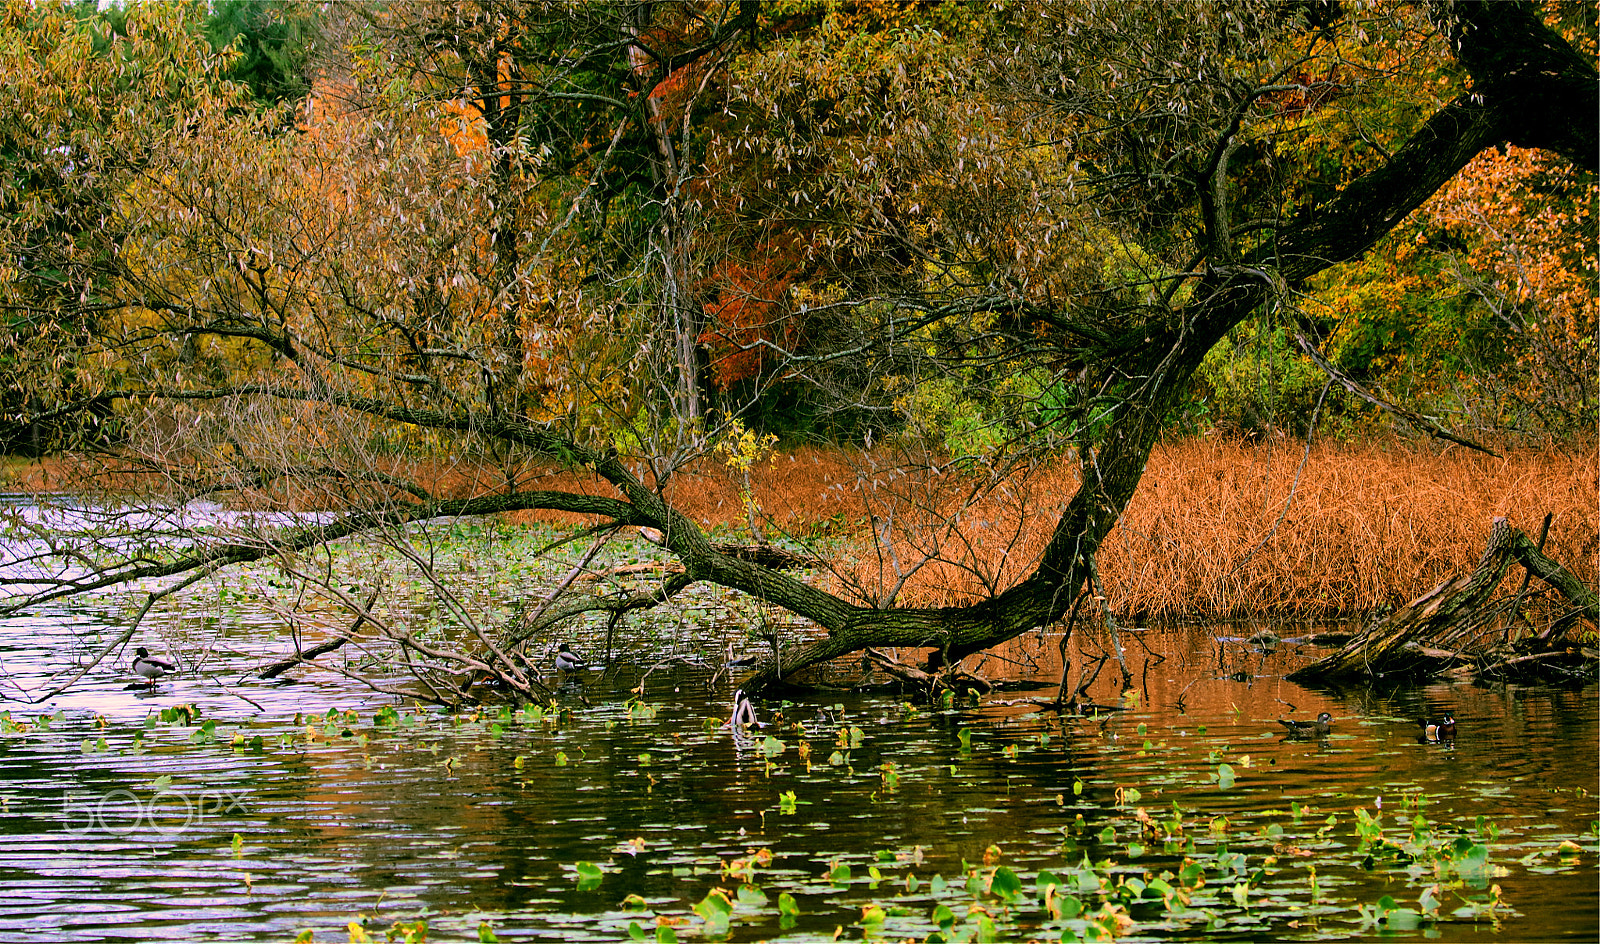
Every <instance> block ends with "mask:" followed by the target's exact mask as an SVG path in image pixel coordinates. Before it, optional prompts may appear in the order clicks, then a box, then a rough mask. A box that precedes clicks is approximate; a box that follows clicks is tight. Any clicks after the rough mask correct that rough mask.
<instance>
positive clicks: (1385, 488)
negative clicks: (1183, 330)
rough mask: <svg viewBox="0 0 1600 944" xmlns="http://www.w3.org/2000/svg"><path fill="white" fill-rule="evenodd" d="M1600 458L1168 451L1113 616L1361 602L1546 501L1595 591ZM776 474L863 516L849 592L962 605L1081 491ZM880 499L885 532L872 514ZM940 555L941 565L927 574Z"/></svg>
mask: <svg viewBox="0 0 1600 944" xmlns="http://www.w3.org/2000/svg"><path fill="white" fill-rule="evenodd" d="M780 463H783V460H780ZM1596 469H1597V463H1596V453H1595V449H1594V447H1593V446H1592V445H1590V446H1587V447H1583V448H1579V449H1568V450H1556V449H1546V450H1512V451H1509V452H1507V453H1505V454H1504V455H1503V457H1501V458H1495V457H1492V456H1486V455H1482V454H1480V453H1474V452H1469V451H1467V450H1464V449H1450V450H1445V451H1439V450H1433V449H1428V448H1426V447H1416V446H1409V445H1403V444H1395V443H1388V444H1367V445H1359V446H1352V445H1345V444H1337V443H1326V444H1320V445H1317V446H1314V447H1313V448H1312V449H1311V452H1310V455H1309V456H1306V455H1305V454H1304V452H1303V450H1302V449H1301V448H1300V447H1298V446H1296V445H1293V444H1277V445H1271V446H1269V445H1245V444H1240V443H1237V442H1218V441H1206V440H1196V441H1189V442H1183V443H1176V444H1169V445H1164V446H1162V447H1160V448H1158V449H1157V450H1156V452H1155V453H1154V454H1153V455H1152V457H1151V460H1150V464H1149V466H1148V467H1147V470H1146V473H1145V477H1144V480H1143V482H1142V483H1141V485H1140V488H1139V492H1138V494H1137V495H1136V496H1135V498H1134V501H1133V503H1132V504H1131V505H1130V506H1129V509H1128V511H1127V513H1126V514H1125V515H1124V518H1123V520H1122V521H1121V522H1120V524H1119V526H1118V527H1117V529H1116V530H1115V531H1114V532H1113V533H1112V535H1111V538H1110V540H1109V541H1108V542H1107V544H1106V546H1105V547H1104V549H1103V550H1102V552H1101V557H1100V564H1101V573H1102V577H1103V580H1104V587H1105V591H1106V595H1107V597H1108V598H1109V600H1110V602H1111V605H1112V607H1113V608H1114V610H1115V611H1116V612H1118V613H1121V614H1125V615H1130V616H1140V617H1156V618H1166V619H1170V618H1181V617H1189V616H1203V617H1206V618H1213V619H1214V618H1240V617H1247V616H1260V615H1276V616H1285V617H1295V618H1329V617H1337V616H1345V615H1352V614H1358V613H1364V612H1367V611H1370V610H1371V609H1373V608H1375V607H1380V606H1383V607H1390V606H1398V605H1401V604H1403V603H1405V602H1407V601H1409V600H1411V599H1412V598H1414V597H1415V596H1416V595H1417V594H1419V593H1420V592H1422V591H1424V590H1426V589H1429V588H1431V587H1433V586H1434V585H1435V584H1437V583H1438V582H1439V581H1441V580H1444V579H1446V578H1447V577H1450V576H1453V575H1456V574H1461V573H1466V572H1468V571H1470V570H1471V569H1472V567H1473V566H1474V565H1475V564H1476V563H1477V562H1478V558H1479V557H1480V555H1481V554H1482V553H1483V549H1484V544H1485V542H1486V540H1487V539H1488V535H1489V528H1490V525H1491V523H1492V522H1493V520H1494V519H1495V518H1496V517H1500V516H1504V517H1506V518H1508V519H1510V521H1511V522H1512V524H1514V525H1516V526H1518V527H1520V528H1522V529H1523V530H1524V531H1526V532H1528V534H1529V535H1530V536H1531V537H1533V538H1535V540H1537V538H1538V532H1539V527H1540V524H1541V522H1542V520H1543V517H1544V515H1545V513H1546V512H1549V513H1551V514H1553V515H1554V520H1553V522H1552V524H1551V527H1550V533H1549V537H1548V541H1547V545H1546V550H1547V552H1548V553H1549V554H1550V555H1551V556H1553V557H1554V558H1556V559H1557V560H1559V561H1561V562H1562V563H1564V564H1565V565H1566V566H1567V567H1568V568H1569V569H1571V570H1573V572H1574V573H1575V574H1576V575H1577V576H1578V577H1579V579H1581V580H1584V581H1585V582H1587V583H1589V584H1590V585H1591V586H1594V585H1596V584H1597V582H1600V510H1597V505H1600V483H1597V480H1596ZM777 471H780V472H781V474H777V475H774V476H772V477H770V478H769V477H768V476H767V475H766V474H763V475H762V476H761V478H760V480H759V481H758V483H757V488H756V497H757V499H758V501H760V502H761V504H762V507H763V510H765V511H766V512H768V513H769V514H771V516H772V517H773V518H774V520H775V521H777V522H778V523H780V524H784V525H785V526H787V527H788V528H789V529H790V530H798V531H801V532H803V531H804V530H805V529H806V527H807V526H808V524H809V525H815V524H817V523H819V522H825V519H828V518H829V517H830V516H832V517H833V522H832V523H833V524H835V525H839V524H849V525H853V526H854V535H855V536H856V537H857V538H858V539H859V540H858V541H857V542H856V546H855V549H854V552H853V557H854V560H853V562H852V563H851V565H850V566H848V567H847V568H845V569H844V573H843V574H841V577H840V583H839V586H840V588H841V589H846V590H853V591H855V592H856V593H858V594H859V595H860V596H862V597H863V598H865V599H873V598H880V597H881V596H882V594H883V593H884V592H885V590H886V589H888V588H891V587H893V586H894V585H896V584H898V583H903V588H902V589H901V591H900V595H899V599H901V600H902V601H904V602H908V603H927V604H948V603H958V602H965V601H969V600H972V599H975V598H977V597H979V596H981V595H983V594H984V593H986V592H993V591H995V590H998V589H1003V588H1004V587H1006V586H1009V585H1010V584H1011V583H1013V582H1014V581H1015V580H1017V579H1018V578H1020V577H1021V576H1022V575H1023V574H1025V573H1026V572H1028V571H1029V570H1031V568H1032V565H1033V563H1034V561H1036V560H1037V557H1038V554H1039V552H1040V550H1041V549H1042V547H1043V544H1044V541H1045V540H1046V539H1047V538H1048V535H1049V529H1050V527H1051V525H1052V524H1053V523H1054V520H1055V516H1056V513H1057V511H1058V509H1059V508H1060V507H1061V505H1063V504H1064V503H1065V502H1066V500H1067V499H1068V498H1070V496H1071V495H1072V493H1073V491H1074V490H1075V489H1076V478H1075V475H1074V474H1073V472H1072V470H1071V469H1070V468H1069V467H1067V466H1065V465H1063V466H1061V467H1056V468H1044V469H1038V470H1035V471H1034V472H1033V473H1032V474H1031V475H1029V476H1028V477H1026V478H1025V479H1024V478H1018V479H1016V480H1013V481H1010V482H1008V483H1007V484H1006V487H1005V488H1003V489H1001V490H1000V491H998V492H996V493H995V494H993V495H991V496H988V497H986V498H985V499H983V500H982V501H978V502H972V503H969V502H967V501H965V500H964V496H963V495H962V493H961V484H962V483H959V482H951V481H947V480H934V479H932V478H930V477H929V476H926V475H920V476H919V475H917V474H915V473H904V474H901V475H899V476H898V477H896V478H894V479H893V480H892V481H887V480H886V479H888V478H889V477H888V476H887V475H885V474H883V473H878V474H877V475H876V476H874V475H873V474H871V473H867V472H859V473H858V470H857V469H855V468H853V467H852V466H851V463H850V462H848V461H846V458H845V457H844V456H840V455H830V454H812V455H806V454H801V455H800V456H797V457H794V458H793V459H792V460H791V461H789V462H788V463H786V464H781V465H780V467H779V470H777ZM919 490H920V491H921V495H922V497H921V500H916V497H917V495H918V492H919ZM703 495H704V500H703V502H699V503H690V504H698V505H699V508H698V511H699V513H700V516H701V517H702V518H704V519H706V520H721V521H725V522H732V521H736V520H737V509H738V507H739V503H738V498H737V492H736V490H734V489H732V488H731V485H730V484H729V483H720V484H718V483H715V482H714V481H713V480H709V479H708V480H707V481H706V484H705V485H704V492H703ZM868 503H870V504H871V508H870V511H871V512H872V513H874V514H876V515H877V519H876V520H877V522H878V527H877V530H876V535H874V534H873V533H871V532H869V531H868V530H867V529H866V528H865V527H864V526H863V521H864V519H865V512H866V511H867V510H868V508H867V507H866V506H867V504H868ZM730 511H731V512H732V514H730ZM1024 512H1026V514H1024ZM884 537H887V538H888V539H889V540H888V542H887V543H885V541H884V540H883V538H884ZM891 549H892V551H893V553H890V550H891ZM934 552H938V553H939V555H940V558H941V559H940V560H938V561H935V562H932V563H928V564H925V565H923V566H921V567H920V569H915V570H914V568H915V567H916V565H917V562H918V561H920V560H922V559H923V558H924V557H926V556H928V555H930V554H932V553H934ZM908 574H909V576H907V575H908ZM1518 579H1520V576H1518Z"/></svg>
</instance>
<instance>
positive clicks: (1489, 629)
mask: <svg viewBox="0 0 1600 944" xmlns="http://www.w3.org/2000/svg"><path fill="white" fill-rule="evenodd" d="M1512 562H1516V563H1520V564H1521V565H1522V566H1523V567H1524V568H1526V570H1527V571H1528V573H1529V574H1530V575H1531V576H1533V577H1538V578H1539V579H1540V580H1542V581H1544V582H1545V583H1546V584H1548V585H1549V586H1550V587H1551V588H1552V589H1553V590H1554V591H1555V592H1556V593H1557V594H1559V595H1560V596H1561V597H1562V598H1563V599H1564V600H1565V601H1566V603H1567V604H1568V609H1566V610H1565V611H1564V612H1562V613H1561V614H1560V615H1558V616H1557V617H1555V618H1554V619H1552V620H1551V622H1550V625H1549V626H1548V627H1546V628H1544V629H1542V630H1535V629H1533V628H1531V627H1530V628H1529V629H1528V631H1527V632H1526V633H1524V634H1523V635H1522V636H1521V637H1520V638H1516V639H1513V638H1512V635H1511V628H1512V626H1513V625H1514V624H1515V623H1516V622H1517V621H1519V620H1521V619H1522V615H1521V610H1522V606H1523V603H1524V600H1525V597H1526V592H1525V591H1526V582H1525V583H1524V589H1523V590H1519V591H1518V592H1517V594H1516V595H1515V596H1514V597H1511V598H1509V599H1506V600H1500V601H1495V600H1494V599H1493V596H1494V592H1495V588H1496V587H1498V586H1499V585H1500V582H1501V578H1503V577H1504V576H1505V573H1506V570H1507V569H1508V568H1509V567H1510V566H1511V564H1512ZM1580 619H1586V620H1588V622H1589V624H1590V627H1591V638H1592V630H1593V626H1594V625H1595V624H1596V623H1597V622H1600V604H1597V598H1596V595H1595V592H1594V591H1593V590H1591V589H1590V588H1589V587H1587V586H1585V585H1584V583H1583V582H1582V581H1580V580H1578V579H1577V578H1576V577H1574V576H1573V575H1572V574H1571V573H1570V572H1569V571H1568V570H1567V569H1566V568H1565V567H1562V566H1561V565H1560V564H1559V563H1557V562H1556V561H1554V560H1551V559H1550V558H1548V557H1546V556H1545V555H1544V553H1543V551H1541V550H1540V548H1539V547H1537V546H1535V544H1534V543H1533V542H1532V541H1530V540H1529V539H1528V536H1527V535H1526V534H1524V533H1522V531H1520V530H1518V529H1517V528H1514V527H1512V526H1511V525H1510V523H1508V522H1507V521H1506V519H1504V518H1496V519H1495V521H1494V528H1493V530H1492V531H1491V532H1490V535H1489V546H1488V548H1487V549H1486V550H1485V551H1484V554H1483V559H1482V560H1481V561H1479V562H1478V566H1477V568H1475V569H1474V570H1473V571H1472V573H1470V574H1468V575H1466V576H1462V577H1453V578H1451V579H1449V580H1446V581H1444V582H1443V583H1441V584H1439V585H1438V586H1437V587H1434V588H1433V589H1432V590H1429V591H1428V592H1427V593H1424V594H1423V595H1422V596H1420V597H1417V598H1416V599H1415V600H1412V601H1411V602H1410V603H1408V604H1406V606H1404V607H1402V608H1401V609H1399V610H1397V611H1396V612H1394V613H1392V614H1390V615H1388V616H1386V617H1384V618H1382V619H1379V620H1377V621H1376V622H1374V623H1373V624H1372V625H1370V626H1368V627H1367V628H1366V629H1365V630H1364V631H1362V632H1361V633H1358V634H1357V635H1356V636H1355V637H1353V638H1352V639H1351V640H1350V641H1349V642H1348V643H1346V644H1345V645H1344V646H1343V647H1342V648H1340V649H1339V650H1338V651H1337V652H1334V653H1333V654H1331V655H1329V656H1327V657H1325V658H1323V659H1320V660H1318V661H1317V662H1314V663H1312V664H1311V665H1308V666H1306V667H1305V668H1303V669H1300V670H1298V671H1296V672H1294V673H1292V674H1290V675H1289V679H1290V680H1291V681H1295V682H1325V681H1340V680H1346V679H1351V678H1357V677H1363V676H1366V677H1370V676H1394V675H1434V674H1441V673H1449V674H1454V675H1460V674H1470V675H1476V676H1479V677H1486V678H1503V677H1507V676H1518V677H1525V678H1533V677H1544V678H1573V677H1580V678H1581V677H1591V676H1593V675H1594V673H1595V671H1596V664H1597V663H1596V652H1595V649H1594V647H1593V646H1592V645H1581V644H1578V643H1576V642H1575V641H1570V640H1568V638H1567V636H1568V631H1569V630H1570V629H1571V628H1572V627H1573V626H1575V625H1577V623H1578V621H1579V620H1580Z"/></svg>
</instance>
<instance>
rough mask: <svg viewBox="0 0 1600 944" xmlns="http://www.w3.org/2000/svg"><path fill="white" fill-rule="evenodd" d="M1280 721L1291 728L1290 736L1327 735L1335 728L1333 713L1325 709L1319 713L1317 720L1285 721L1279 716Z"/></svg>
mask: <svg viewBox="0 0 1600 944" xmlns="http://www.w3.org/2000/svg"><path fill="white" fill-rule="evenodd" d="M1278 723H1279V724H1281V725H1283V726H1284V727H1286V728H1288V729H1289V736H1290V737H1302V738H1304V737H1327V736H1328V732H1329V731H1330V730H1332V728H1333V715H1330V714H1328V713H1327V712H1326V711H1324V712H1323V713H1322V714H1320V715H1317V720H1315V721H1285V720H1283V719H1282V718H1279V719H1278Z"/></svg>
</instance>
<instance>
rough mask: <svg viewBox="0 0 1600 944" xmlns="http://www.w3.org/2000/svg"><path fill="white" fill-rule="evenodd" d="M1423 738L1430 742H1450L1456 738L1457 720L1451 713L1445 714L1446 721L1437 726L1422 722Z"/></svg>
mask: <svg viewBox="0 0 1600 944" xmlns="http://www.w3.org/2000/svg"><path fill="white" fill-rule="evenodd" d="M1422 736H1423V737H1424V738H1425V739H1427V740H1429V741H1450V740H1454V739H1455V736H1456V719H1455V716H1454V715H1452V714H1451V713H1450V712H1448V711H1447V712H1445V713H1444V720H1443V721H1440V722H1438V723H1437V724H1435V723H1433V722H1430V721H1424V722H1422Z"/></svg>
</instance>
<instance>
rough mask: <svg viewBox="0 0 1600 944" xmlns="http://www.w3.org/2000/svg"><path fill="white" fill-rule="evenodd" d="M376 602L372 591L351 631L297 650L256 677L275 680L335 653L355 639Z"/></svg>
mask: <svg viewBox="0 0 1600 944" xmlns="http://www.w3.org/2000/svg"><path fill="white" fill-rule="evenodd" d="M376 602H378V591H376V590H374V591H372V595H371V596H369V597H367V603H366V606H364V607H362V608H361V612H360V613H359V614H358V615H357V616H356V619H355V622H353V623H351V624H350V628H349V629H347V630H345V631H344V632H342V633H340V634H338V635H336V636H334V637H332V638H331V639H329V640H327V641H326V642H322V643H318V644H317V645H315V646H312V647H311V648H310V649H297V650H296V651H295V654H294V655H292V656H290V657H289V658H287V659H282V660H279V661H277V662H274V663H272V664H271V665H269V666H267V667H266V668H264V669H262V670H261V671H260V672H259V673H257V676H256V677H257V678H262V679H275V678H277V677H278V676H280V675H282V674H283V673H285V672H287V671H289V670H290V669H292V668H294V667H295V666H297V665H305V664H306V663H307V662H310V661H311V660H313V659H315V658H317V657H318V656H325V655H327V654H328V653H330V652H333V651H334V650H335V649H338V648H340V647H341V646H343V645H344V644H345V643H347V642H349V641H350V640H352V639H354V638H355V636H356V632H357V631H359V630H360V629H361V624H362V623H365V622H366V621H367V614H368V613H369V612H371V611H372V604H374V603H376Z"/></svg>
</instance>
